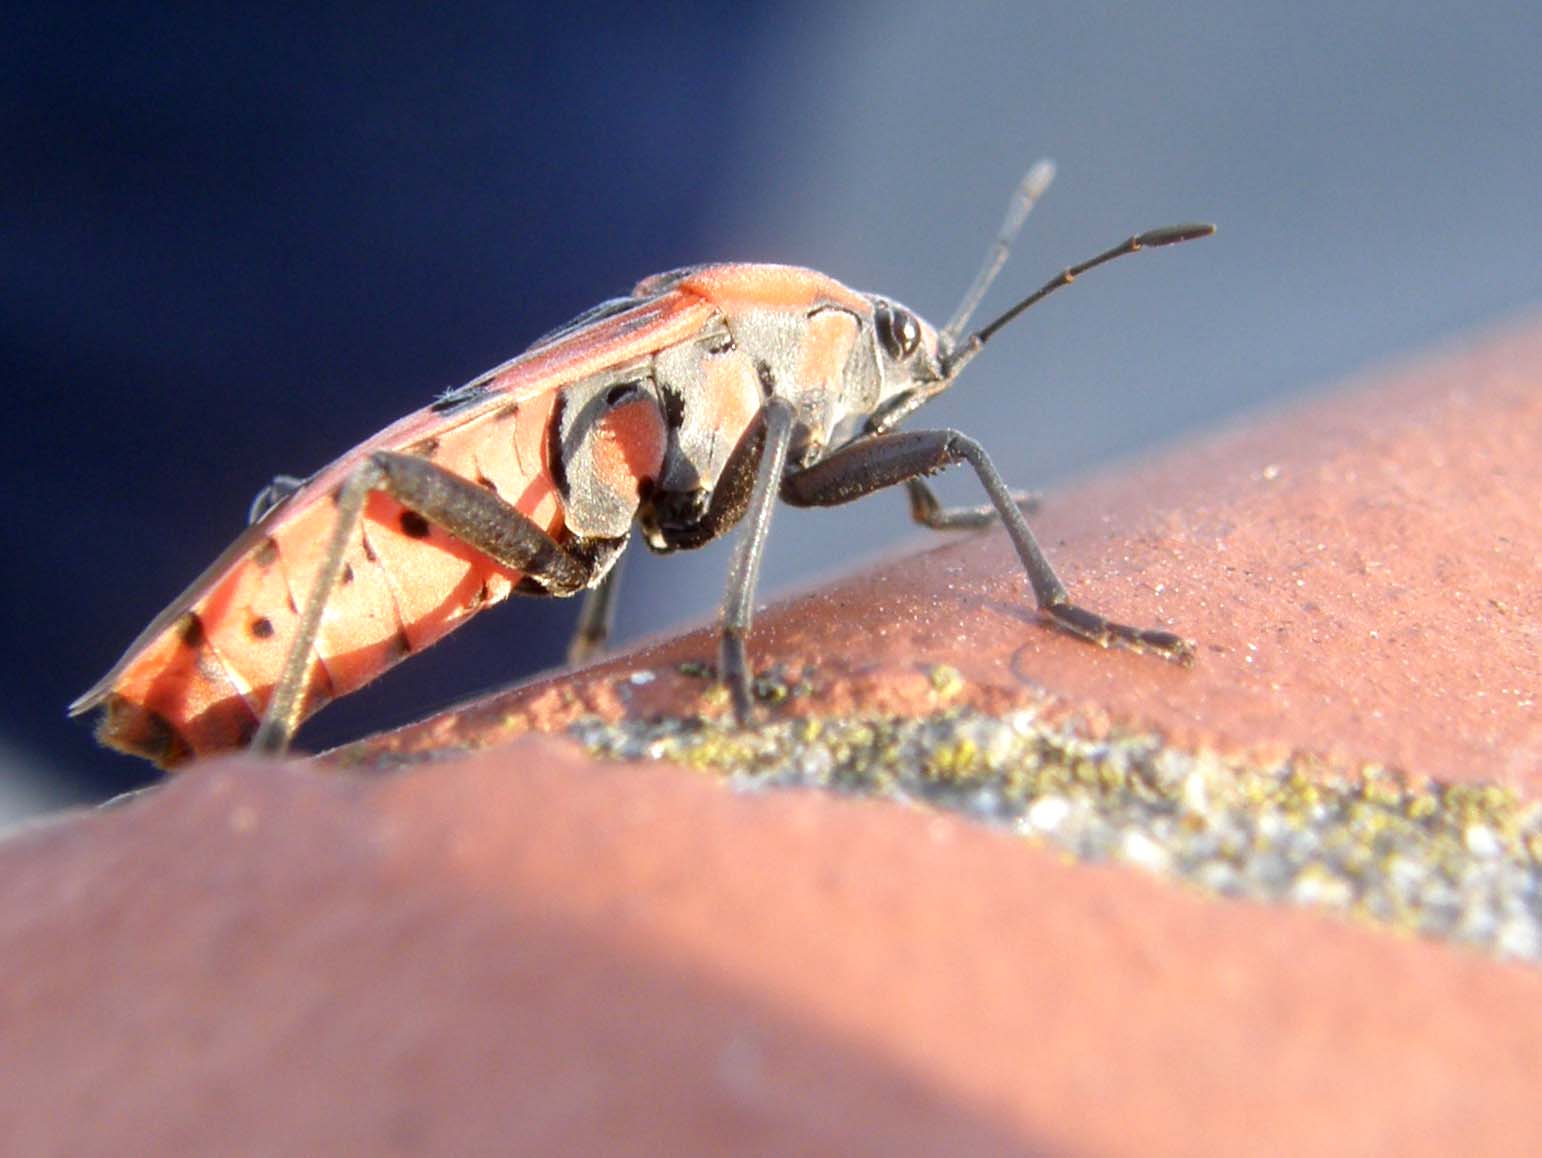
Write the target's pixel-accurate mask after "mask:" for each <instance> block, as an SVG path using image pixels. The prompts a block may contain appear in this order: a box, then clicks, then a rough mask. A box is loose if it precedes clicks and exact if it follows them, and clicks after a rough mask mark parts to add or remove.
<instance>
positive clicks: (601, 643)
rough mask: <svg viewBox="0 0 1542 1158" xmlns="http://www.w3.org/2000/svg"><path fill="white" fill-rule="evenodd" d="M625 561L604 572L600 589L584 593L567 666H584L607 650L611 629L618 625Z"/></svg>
mask: <svg viewBox="0 0 1542 1158" xmlns="http://www.w3.org/2000/svg"><path fill="white" fill-rule="evenodd" d="M623 561H624V560H623V559H617V560H616V561H615V563H613V564H612V565H611V568H610V570H609V571H607V572H605V578H603V579H601V580H600V583H599V586H598V587H591V588H590V589H589V590H588V591H587V592H585V593H584V603H583V606H582V607H580V608H579V609H578V626H577V627H576V628H574V630H573V639H572V642H570V643H569V644H568V663H570V664H580V663H584V662H585V661H586V660H590V659H593V658H594V657H595V656H597V655H599V654H600V653H602V652H603V651H604V650H605V644H606V642H607V641H608V640H609V639H610V632H611V629H612V628H613V627H615V625H616V587H617V586H618V585H619V584H620V582H621V564H622V562H623Z"/></svg>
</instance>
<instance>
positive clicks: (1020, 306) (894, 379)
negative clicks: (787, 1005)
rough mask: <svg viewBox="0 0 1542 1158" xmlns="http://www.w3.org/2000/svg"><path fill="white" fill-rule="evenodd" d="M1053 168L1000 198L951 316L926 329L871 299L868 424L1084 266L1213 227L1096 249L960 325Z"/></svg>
mask: <svg viewBox="0 0 1542 1158" xmlns="http://www.w3.org/2000/svg"><path fill="white" fill-rule="evenodd" d="M1054 175H1055V166H1054V165H1053V164H1052V163H1051V162H1049V161H1040V162H1039V163H1038V164H1036V165H1034V166H1033V167H1032V168H1030V169H1029V170H1028V172H1027V173H1026V174H1025V175H1024V177H1023V179H1022V181H1021V182H1020V183H1019V185H1018V187H1017V190H1016V192H1015V193H1014V194H1013V196H1012V200H1011V202H1010V203H1009V204H1008V206H1007V214H1006V218H1005V219H1004V220H1003V221H1002V223H1001V229H1000V231H999V232H998V233H997V235H996V241H995V244H994V245H992V246H991V249H990V252H989V253H987V254H986V257H985V262H984V264H983V265H981V267H980V272H979V273H978V274H976V275H975V279H974V282H973V283H972V284H971V285H970V287H969V289H968V291H967V292H966V293H965V294H964V298H963V300H962V301H961V302H959V304H958V308H957V309H956V310H954V311H953V317H952V318H950V319H949V320H948V324H947V325H945V326H943V327H942V329H940V330H935V329H933V328H932V327H931V326H930V325H928V324H927V323H926V322H925V321H923V320H922V319H921V318H920V317H918V316H917V315H916V314H914V313H912V312H911V311H910V310H907V309H906V308H905V307H903V306H901V305H898V304H896V303H894V302H890V301H888V300H886V299H882V298H874V299H873V307H874V312H873V326H874V330H875V331H876V338H877V346H878V350H879V357H880V359H881V366H882V370H883V397H882V398H881V399H880V401H879V405H878V407H877V408H876V410H875V411H874V414H873V418H872V420H871V422H870V424H869V428H870V429H871V428H874V427H876V428H878V429H884V428H887V427H889V426H892V425H893V424H894V423H896V422H898V421H899V420H900V419H901V418H902V417H904V416H905V415H906V414H908V413H909V412H910V411H912V410H914V409H915V408H916V407H918V406H920V405H921V404H922V403H923V402H925V401H926V400H927V399H928V398H931V397H933V396H935V395H937V394H940V393H942V391H944V390H946V389H947V388H948V387H949V386H951V385H952V384H953V381H954V379H956V378H957V377H958V375H959V373H960V372H961V371H962V370H963V369H964V367H965V366H967V365H968V364H969V363H970V362H971V361H973V360H974V357H975V355H977V354H978V353H979V352H980V351H981V350H982V349H983V348H984V347H985V343H986V342H988V341H990V339H991V338H992V337H993V336H994V335H995V334H996V333H998V332H999V331H1000V330H1001V329H1002V327H1004V326H1006V325H1007V323H1009V322H1011V321H1012V320H1013V319H1014V318H1016V317H1017V316H1018V315H1019V314H1021V313H1023V312H1024V311H1025V310H1027V309H1028V308H1029V307H1030V306H1033V305H1036V304H1038V303H1039V302H1041V301H1043V300H1044V299H1045V298H1046V297H1048V296H1049V295H1050V294H1052V293H1054V292H1055V291H1056V290H1058V289H1061V288H1062V287H1064V286H1068V285H1070V284H1071V283H1072V282H1073V281H1075V280H1076V279H1077V278H1078V277H1080V276H1081V275H1082V274H1084V273H1086V272H1087V271H1088V270H1090V269H1093V268H1095V267H1096V266H1100V265H1102V264H1103V263H1104V262H1108V261H1112V260H1113V259H1114V258H1116V257H1123V256H1124V255H1125V254H1129V253H1138V252H1140V251H1141V250H1143V249H1155V248H1157V247H1159V246H1164V245H1176V244H1177V243H1179V242H1182V241H1193V240H1195V239H1196V238H1200V237H1209V236H1210V235H1211V234H1212V233H1214V232H1215V226H1213V225H1173V226H1168V227H1167V228H1165V229H1152V230H1148V231H1147V232H1145V233H1141V234H1137V235H1136V236H1134V237H1131V238H1130V239H1129V240H1127V241H1124V242H1121V243H1120V244H1119V245H1116V246H1114V247H1113V248H1111V249H1107V250H1104V251H1103V252H1102V253H1100V254H1098V255H1097V256H1096V257H1093V258H1089V259H1088V260H1086V261H1083V262H1080V263H1079V264H1077V265H1073V266H1070V267H1069V268H1067V269H1065V270H1063V271H1061V272H1060V273H1059V274H1057V275H1056V276H1055V277H1052V278H1051V279H1050V280H1049V281H1047V282H1045V283H1044V284H1043V285H1042V286H1040V287H1039V288H1038V289H1037V290H1035V291H1034V292H1033V293H1031V294H1029V295H1028V296H1027V297H1025V298H1023V299H1022V300H1021V301H1019V302H1018V303H1017V304H1016V305H1014V306H1013V307H1012V308H1011V309H1009V310H1007V311H1006V313H1004V314H1002V315H1001V316H1000V317H998V318H996V319H995V320H994V321H991V322H989V323H987V324H986V325H983V326H981V327H980V328H979V329H977V330H974V331H971V332H969V333H965V332H964V328H965V327H966V326H967V325H968V324H969V320H970V318H972V317H973V316H974V312H975V309H976V308H977V307H978V306H979V304H980V302H981V301H982V300H983V299H984V297H985V291H986V290H988V289H989V288H990V286H991V283H992V282H993V281H995V280H996V275H997V274H998V273H1000V272H1001V267H1002V266H1003V265H1005V264H1006V260H1007V254H1008V253H1009V252H1010V251H1011V248H1012V242H1013V240H1014V239H1015V238H1016V237H1017V234H1018V231H1019V230H1021V229H1022V227H1023V222H1025V221H1026V220H1027V219H1028V213H1029V211H1030V210H1032V209H1033V206H1034V204H1035V202H1037V201H1038V199H1039V198H1040V196H1042V195H1043V193H1044V190H1045V189H1047V188H1048V187H1049V183H1050V181H1051V180H1052V179H1053V178H1054Z"/></svg>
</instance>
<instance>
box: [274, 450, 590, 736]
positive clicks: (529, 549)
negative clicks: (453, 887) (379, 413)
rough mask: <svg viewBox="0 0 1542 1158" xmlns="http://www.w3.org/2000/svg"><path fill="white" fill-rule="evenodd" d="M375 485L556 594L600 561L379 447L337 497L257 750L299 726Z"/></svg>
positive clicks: (501, 505)
mask: <svg viewBox="0 0 1542 1158" xmlns="http://www.w3.org/2000/svg"><path fill="white" fill-rule="evenodd" d="M373 491H384V492H386V493H387V494H389V495H390V496H391V497H392V498H394V499H396V500H397V501H398V502H399V503H401V504H402V505H403V506H404V507H407V508H408V509H409V510H412V511H415V512H417V513H418V514H420V515H422V516H423V517H424V518H425V519H427V520H428V521H429V522H431V523H433V524H434V525H436V526H438V527H440V528H442V529H443V530H445V531H446V532H448V533H449V534H451V535H453V536H454V537H455V538H457V539H459V540H460V541H461V542H463V543H465V544H467V545H468V546H470V547H474V548H476V549H477V550H478V551H481V552H482V553H483V554H484V555H486V556H488V557H489V558H491V559H493V560H495V561H496V562H498V563H501V564H503V565H504V566H505V567H508V568H510V569H511V570H517V571H522V572H524V574H525V575H526V576H528V577H529V578H532V579H534V580H536V581H537V582H539V583H540V584H541V585H542V586H544V587H545V588H546V590H547V591H548V593H550V594H552V595H570V594H572V593H573V592H575V591H579V590H582V589H583V587H584V585H585V584H586V583H587V582H588V581H589V577H590V576H591V574H592V573H593V565H592V564H591V563H589V562H587V561H586V560H584V559H582V558H579V557H577V556H575V555H572V554H570V553H569V552H568V551H567V550H566V549H565V548H564V547H563V546H562V545H561V544H560V543H558V542H557V541H556V540H555V539H553V538H552V537H551V536H550V535H548V534H547V533H546V532H545V531H543V530H541V528H540V527H538V526H536V524H534V523H533V522H531V521H530V520H529V519H528V518H526V517H525V516H524V515H523V514H521V513H520V512H519V511H518V510H516V509H515V508H514V507H512V506H510V505H509V504H508V503H507V502H505V501H504V500H503V499H501V498H499V497H498V496H497V495H495V494H493V492H492V491H490V490H488V489H487V488H486V487H482V486H478V485H477V484H476V483H473V482H471V481H469V480H467V479H464V478H462V477H461V476H460V475H457V474H452V473H450V472H449V471H447V470H445V469H444V468H443V467H439V466H435V465H434V464H433V463H431V462H429V461H428V460H427V459H422V458H416V457H413V456H412V455H406V454H394V453H392V452H390V451H376V452H375V453H374V454H372V455H370V456H369V458H368V459H366V460H365V461H364V462H363V463H361V464H360V465H359V466H358V467H357V468H356V469H355V470H354V471H353V473H352V474H350V475H349V476H348V479H347V481H346V482H345V483H344V484H343V486H342V489H341V490H340V491H339V492H338V497H337V522H336V524H335V525H334V527H333V530H332V538H331V540H330V542H328V544H327V552H326V555H325V556H323V558H322V563H321V568H320V569H319V570H318V571H317V572H316V578H315V581H314V582H313V583H312V585H311V589H310V592H309V593H308V594H307V595H306V597H305V606H304V608H303V609H302V610H301V613H300V625H299V628H298V629H297V631H296V632H295V638H294V641H293V642H292V643H291V644H290V646H289V654H288V656H287V657H286V658H285V660H284V668H283V671H282V672H281V673H280V674H279V679H278V683H277V684H275V685H274V688H273V697H272V699H270V700H269V701H268V710H267V711H266V712H265V713H264V714H263V717H262V723H261V724H259V725H258V727H257V734H256V735H255V736H254V737H253V738H252V749H253V750H254V751H257V752H266V753H270V754H272V755H280V754H282V753H283V752H284V750H285V749H286V748H288V747H289V740H290V738H291V737H292V736H293V735H294V732H295V729H296V728H297V727H298V726H299V722H300V710H301V707H302V701H303V699H304V691H305V684H306V675H307V673H308V672H309V670H310V665H311V649H312V648H313V647H314V646H315V644H316V634H317V632H318V631H319V630H320V628H321V615H322V612H323V611H324V610H325V609H326V605H327V600H328V599H329V598H330V597H331V595H332V590H333V588H334V587H336V586H337V580H338V577H339V575H340V574H341V573H342V569H343V556H344V555H345V554H346V553H347V550H348V544H349V543H350V542H351V541H352V539H353V536H354V533H355V532H356V531H357V530H358V526H359V520H360V519H361V518H362V517H363V515H364V504H365V502H366V500H367V499H368V498H369V496H370V493H371V492H373Z"/></svg>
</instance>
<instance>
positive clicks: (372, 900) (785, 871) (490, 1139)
mask: <svg viewBox="0 0 1542 1158" xmlns="http://www.w3.org/2000/svg"><path fill="white" fill-rule="evenodd" d="M0 946H3V952H4V955H5V960H6V981H5V983H4V985H3V987H0V1027H3V1031H4V1041H5V1056H6V1060H7V1065H6V1069H7V1075H6V1081H5V1082H3V1083H0V1131H3V1136H4V1137H6V1138H7V1140H8V1149H10V1151H11V1152H13V1153H26V1154H41V1153H67V1154H93V1153H113V1154H121V1153H130V1152H132V1153H167V1152H175V1153H216V1152H217V1153H230V1152H248V1153H250V1152H264V1153H404V1152H419V1153H423V1152H427V1153H446V1154H448V1153H456V1154H463V1153H509V1152H520V1153H528V1152H537V1151H546V1152H552V1151H561V1152H566V1153H602V1152H607V1153H608V1152H616V1151H622V1152H626V1151H630V1152H653V1153H666V1152H668V1153H680V1152H708V1151H717V1150H720V1149H721V1148H723V1147H725V1146H727V1145H730V1144H732V1145H734V1146H736V1147H739V1148H746V1149H755V1150H758V1151H762V1152H776V1153H794V1152H810V1151H811V1150H814V1151H818V1152H874V1153H877V1152H882V1153H894V1152H919V1151H927V1152H952V1153H985V1152H993V1151H1001V1150H1011V1149H1048V1150H1054V1151H1059V1152H1065V1151H1067V1150H1071V1151H1081V1152H1098V1153H1184V1152H1187V1153H1192V1152H1195V1151H1196V1150H1205V1151H1208V1152H1212V1153H1240V1152H1258V1151H1259V1150H1270V1151H1274V1152H1284V1153H1321V1152H1330V1151H1331V1152H1338V1153H1348V1152H1365V1151H1366V1150H1367V1149H1370V1148H1379V1149H1381V1150H1383V1151H1393V1150H1397V1151H1401V1152H1407V1153H1452V1152H1457V1151H1458V1150H1460V1151H1462V1152H1482V1151H1487V1152H1500V1151H1508V1152H1511V1153H1521V1152H1527V1151H1531V1150H1535V1149H1536V1148H1538V1147H1542V1109H1539V1107H1538V1102H1537V1098H1536V1090H1537V1083H1538V1079H1539V1075H1542V1069H1539V1066H1542V974H1539V973H1538V972H1536V971H1535V970H1533V969H1529V968H1525V967H1520V966H1503V965H1498V964H1495V963H1492V962H1490V961H1488V960H1485V959H1483V958H1480V957H1477V956H1475V955H1471V954H1466V953H1463V952H1460V951H1455V950H1452V949H1449V948H1445V947H1441V946H1438V945H1435V944H1432V943H1428V942H1420V941H1414V940H1406V939H1401V938H1395V937H1389V936H1386V935H1384V934H1381V933H1377V932H1373V931H1368V930H1363V929H1360V928H1357V927H1354V926H1351V925H1348V924H1343V923H1339V922H1335V921H1332V920H1329V919H1325V918H1319V917H1314V916H1311V915H1309V914H1306V913H1303V912H1300V911H1288V910H1282V911H1271V910H1267V909H1264V908H1259V907H1253V906H1247V905H1240V904H1225V903H1219V902H1212V901H1207V900H1204V899H1202V898H1201V897H1199V896H1197V895H1195V894H1193V893H1190V892H1186V891H1183V890H1180V889H1176V888H1173V887H1171V886H1169V885H1166V884H1163V883H1160V882H1157V881H1154V880H1150V879H1147V878H1144V877H1141V876H1139V875H1137V874H1135V873H1131V872H1128V871H1123V870H1116V869H1110V868H1090V867H1086V866H1079V865H1072V864H1068V863H1065V862H1063V861H1061V860H1060V859H1058V858H1056V857H1054V856H1052V855H1050V854H1048V853H1046V852H1043V851H1040V850H1037V849H1035V848H1034V847H1032V846H1031V845H1028V844H1026V843H1024V842H1021V841H1019V840H1016V839H1013V838H1011V837H1008V836H1005V835H1001V834H997V833H993V832H990V831H987V830H984V829H981V828H977V827H974V826H972V825H970V824H968V823H966V822H964V821H959V820H952V819H945V818H939V817H935V816H929V815H926V814H923V813H920V812H915V811H908V810H904V809H899V808H895V807H892V806H886V805H882V804H877V803H871V802H861V801H850V800H836V799H830V798H826V797H823V796H819V795H816V794H812V793H780V794H766V795H760V796H736V795H734V794H732V793H728V792H725V791H723V790H722V789H721V787H720V786H719V785H718V784H716V783H715V782H713V781H711V780H708V779H706V778H702V777H697V776H692V775H690V774H688V773H684V772H681V771H679V770H675V769H669V768H660V767H632V766H608V767H599V768H597V767H594V766H592V765H588V764H585V763H584V762H582V761H581V760H578V759H575V758H573V756H571V755H569V754H568V752H567V750H565V749H564V748H562V747H559V746H558V745H557V744H556V743H555V742H552V741H538V740H535V739H530V740H526V741H523V742H521V743H519V744H517V745H515V746H513V747H506V748H504V749H501V750H499V751H496V752H489V753H484V754H482V755H480V756H478V757H475V758H473V759H470V760H462V761H454V762H449V763H445V764H439V765H432V766H428V767H424V768H421V769H418V770H416V771H414V772H412V773H409V774H405V775H401V776H398V777H395V778H384V779H379V778H377V779H373V780H370V779H366V778H363V777H347V776H340V775H335V774H334V775H327V774H325V773H319V772H315V771H312V770H310V769H307V768H305V767H298V766H273V765H264V764H260V763H258V762H255V761H250V760H246V761H238V762H234V763H230V764H226V765H223V766H220V767H217V768H212V769H209V770H206V771H204V772H201V773H199V774H196V775H192V776H187V777H183V778H180V779H178V780H177V781H175V782H174V783H172V784H171V785H170V786H169V787H168V788H167V789H166V790H165V791H163V792H162V793H160V794H159V795H157V796H154V797H151V798H149V799H144V800H141V801H138V802H135V803H133V804H131V805H129V806H126V807H124V808H122V809H121V810H118V811H115V812H109V813H107V814H103V815H98V816H92V817H87V818H81V819H77V820H75V821H73V822H70V823H67V824H62V825H58V826H55V827H53V828H50V829H46V830H44V831H41V832H38V833H35V834H32V835H30V836H26V837H23V838H22V839H18V840H13V841H11V842H10V843H9V844H8V845H7V846H5V847H4V848H3V849H0Z"/></svg>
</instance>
